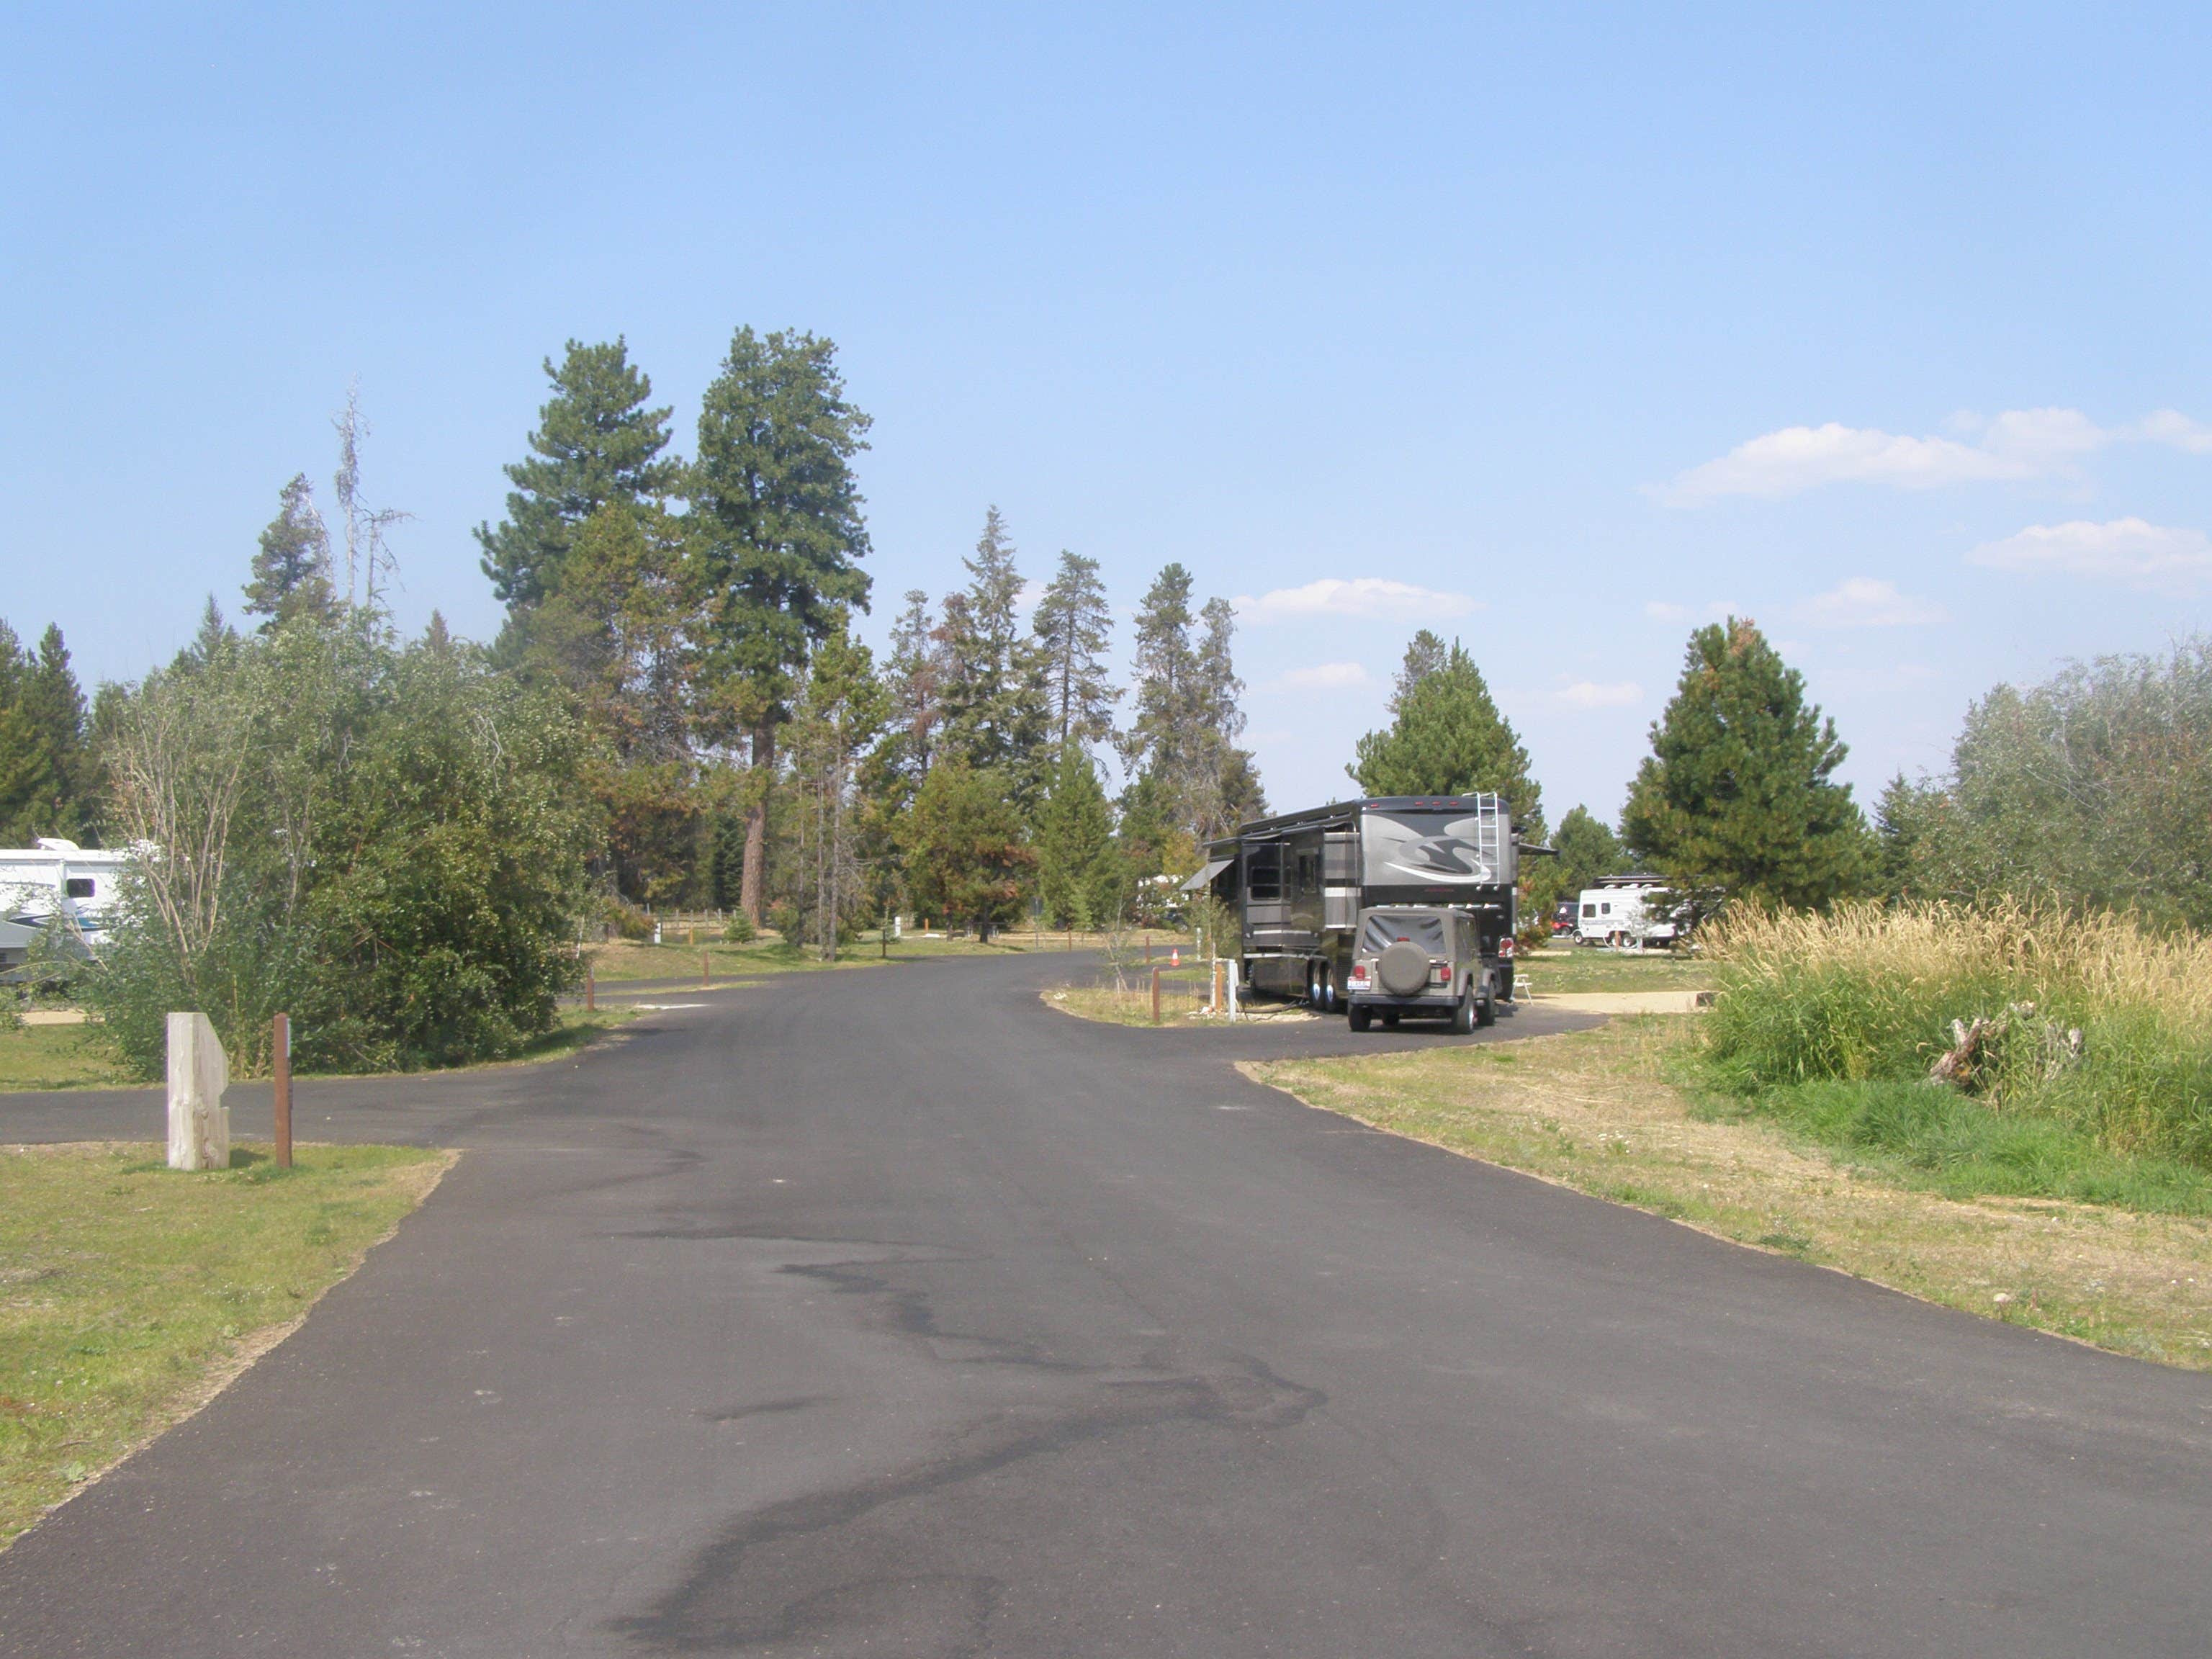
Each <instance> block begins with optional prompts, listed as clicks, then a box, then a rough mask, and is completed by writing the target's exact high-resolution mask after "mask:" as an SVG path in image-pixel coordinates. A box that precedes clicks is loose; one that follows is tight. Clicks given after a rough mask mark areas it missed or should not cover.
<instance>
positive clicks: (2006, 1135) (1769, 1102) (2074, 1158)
mask: <svg viewBox="0 0 2212 1659" xmlns="http://www.w3.org/2000/svg"><path fill="white" fill-rule="evenodd" d="M1692 1110H1693V1111H1695V1112H1696V1113H1697V1114H1698V1115H1699V1116H1701V1117H1704V1118H1706V1119H1708V1120H1711V1121H1727V1120H1729V1119H1731V1118H1746V1117H1759V1118H1764V1119H1765V1120H1767V1121H1771V1122H1772V1123H1774V1124H1776V1125H1778V1127H1781V1128H1782V1129H1783V1130H1784V1131H1785V1132H1786V1133H1789V1134H1790V1136H1791V1137H1792V1138H1793V1139H1796V1141H1798V1142H1799V1143H1801V1144H1809V1145H1811V1146H1817V1147H1819V1148H1820V1149H1822V1150H1824V1151H1826V1152H1829V1153H1831V1154H1832V1155H1833V1156H1835V1157H1837V1158H1844V1159H1848V1160H1850V1161H1851V1162H1853V1163H1856V1164H1860V1165H1862V1166H1863V1167H1867V1168H1870V1169H1875V1170H1880V1171H1881V1173H1882V1174H1883V1175H1884V1176H1887V1177H1888V1178H1890V1179H1892V1180H1895V1181H1899V1182H1904V1183H1905V1184H1907V1185H1911V1186H1916V1187H1920V1188H1925V1189H1927V1190H1929V1191H1931V1192H1936V1193H1941V1194H1943V1195H1944V1196H1945V1197H1947V1198H1954V1199H1974V1198H1990V1197H1998V1198H2050V1199H2063V1200H2069V1201H2070V1202H2074V1203H2080V1204H2105V1205H2112V1206H2118V1207H2119V1208H2121V1209H2126V1210H2137V1211H2142V1212H2146V1213H2150V1214H2159V1215H2197V1216H2203V1215H2212V1174H2207V1173H2206V1172H2205V1171H2204V1170H2201V1169H2198V1168H2197V1167H2196V1166H2194V1165H2192V1164H2185V1163H2180V1162H2179V1161H2177V1160H2174V1159H2172V1158H2155V1157H2138V1156H2130V1155H2127V1154H2124V1153H2117V1152H2112V1151H2110V1150H2108V1149H2107V1148H2106V1146H2104V1145H2103V1144H2102V1142H2101V1141H2100V1139H2099V1138H2098V1137H2097V1136H2096V1135H2094V1134H2093V1133H2087V1132H2086V1131H2085V1130H2084V1129H2083V1128H2081V1127H2080V1126H2079V1124H2078V1123H2076V1122H2075V1121H2069V1119H2068V1118H2066V1117H2064V1116H2061V1115H2052V1114H2050V1113H2047V1112H2034V1113H2030V1112H2027V1111H2013V1112H2008V1111H1999V1110H1993V1109H1991V1108H1990V1107H1989V1106H1988V1105H1986V1104H1984V1103H1982V1102H1980V1101H1978V1100H1974V1099H1971V1098H1969V1097H1966V1096H1964V1095H1961V1094H1960V1093H1958V1092H1957V1091H1954V1090H1951V1089H1948V1088H1940V1087H1936V1086H1931V1085H1929V1084H1926V1083H1922V1082H1917V1081H1916V1082H1902V1081H1898V1080H1895V1079H1864V1080H1857V1081H1853V1080H1844V1079H1818V1080H1814V1081H1810V1082H1805V1083H1796V1084H1788V1085H1782V1086H1779V1087H1771V1088H1764V1089H1759V1090H1758V1091H1753V1092H1751V1093H1748V1094H1745V1093H1741V1092H1736V1093H1724V1092H1720V1091H1699V1092H1697V1093H1695V1094H1694V1095H1693V1096H1692Z"/></svg>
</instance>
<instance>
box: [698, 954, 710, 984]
mask: <svg viewBox="0 0 2212 1659" xmlns="http://www.w3.org/2000/svg"><path fill="white" fill-rule="evenodd" d="M713 982H714V975H712V974H710V973H709V972H708V969H707V953H706V952H705V951H700V952H699V988H700V989H701V990H702V991H703V990H705V989H706V988H707V987H708V986H709V985H710V984H712V983H713Z"/></svg>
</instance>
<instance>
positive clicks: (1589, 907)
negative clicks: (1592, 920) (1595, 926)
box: [1583, 904, 1597, 916]
mask: <svg viewBox="0 0 2212 1659" xmlns="http://www.w3.org/2000/svg"><path fill="white" fill-rule="evenodd" d="M1596 914H1597V906H1595V904H1585V905H1584V906H1583V915H1586V916H1594V915H1596Z"/></svg>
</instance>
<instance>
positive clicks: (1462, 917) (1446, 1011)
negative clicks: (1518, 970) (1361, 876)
mask: <svg viewBox="0 0 2212 1659" xmlns="http://www.w3.org/2000/svg"><path fill="white" fill-rule="evenodd" d="M1356 937H1357V939H1358V946H1357V948H1356V949H1355V950H1354V951H1353V953H1352V971H1351V974H1350V975H1349V976H1348V978H1347V980H1346V985H1345V1001H1346V1004H1347V1005H1348V1008H1349V1012H1350V1015H1351V1019H1352V1030H1355V1031H1364V1030H1367V1029H1368V1028H1369V1027H1370V1025H1372V1024H1374V1022H1375V1017H1376V1015H1377V1014H1380V1015H1382V1017H1383V1024H1384V1025H1385V1026H1387V1027H1395V1026H1396V1025H1397V1024H1398V1021H1399V1020H1400V1019H1401V1018H1402V1017H1404V1016H1405V1015H1407V1014H1412V1015H1413V1016H1415V1017H1416V1018H1433V1019H1449V1021H1451V1023H1452V1029H1453V1030H1455V1031H1460V1032H1462V1033H1464V1032H1468V1031H1472V1030H1474V1029H1475V1027H1476V1026H1478V1025H1489V1024H1493V1023H1494V1022H1495V1021H1496V1020H1497V1018H1498V992H1499V987H1500V985H1501V983H1502V976H1501V975H1500V972H1499V968H1498V963H1495V962H1492V961H1489V960H1486V958H1485V957H1484V956H1483V954H1482V931H1481V928H1480V925H1479V924H1478V922H1477V921H1476V919H1475V918H1474V915H1471V914H1470V913H1468V911H1465V910H1458V909H1453V908H1449V907H1445V906H1431V905H1407V904H1383V905H1376V906H1374V907H1372V908H1369V909H1365V910H1362V911H1361V912H1360V913H1359V925H1358V932H1357V934H1356Z"/></svg>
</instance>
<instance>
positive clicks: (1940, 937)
mask: <svg viewBox="0 0 2212 1659" xmlns="http://www.w3.org/2000/svg"><path fill="white" fill-rule="evenodd" d="M1705 945H1706V948H1707V950H1708V951H1710V952H1711V955H1712V956H1713V957H1715V959H1716V960H1717V978H1718V994H1717V997H1716V999H1715V1001H1714V1005H1713V1007H1712V1011H1711V1016H1710V1018H1708V1020H1707V1021H1706V1022H1705V1058H1706V1060H1707V1062H1708V1064H1709V1066H1710V1068H1711V1076H1712V1079H1713V1080H1714V1081H1715V1082H1716V1083H1717V1084H1718V1085H1720V1086H1722V1087H1723V1089H1725V1090H1728V1091H1732V1092H1735V1093H1736V1094H1739V1095H1742V1096H1752V1095H1756V1094H1758V1093H1759V1092H1760V1091H1774V1090H1789V1089H1792V1088H1796V1087H1797V1086H1799V1085H1832V1084H1836V1083H1845V1084H1863V1085H1888V1086H1887V1087H1884V1088H1882V1089H1881V1090H1880V1091H1877V1092H1879V1093H1880V1094H1881V1097H1883V1098H1884V1099H1885V1100H1887V1101H1888V1102H1889V1103H1890V1107H1891V1108H1892V1109H1894V1108H1895V1107H1896V1106H1897V1105H1898V1103H1899V1101H1900V1100H1903V1099H1905V1097H1899V1096H1897V1095H1896V1094H1895V1093H1894V1085H1905V1084H1913V1085H1919V1084H1920V1080H1921V1079H1924V1078H1925V1077H1926V1075H1927V1073H1928V1068H1929V1063H1930V1061H1931V1060H1933V1059H1934V1058H1935V1056H1936V1055H1937V1054H1940V1053H1942V1051H1943V1050H1944V1049H1945V1048H1948V1047H1949V1046H1950V1043H1951V1041H1952V1036H1951V1025H1952V1022H1953V1021H1954V1020H1966V1021H1972V1019H1974V1018H1976V1017H1977V1016H1984V1017H1993V1016H1996V1015H2000V1014H2002V1013H2004V1012H2006V1011H2007V1010H2008V1008H2012V1007H2015V1006H2020V1005H2028V1004H2032V1005H2033V1014H2032V1015H2016V1016H2015V1018H2013V1020H2012V1021H2010V1022H2009V1031H2008V1036H2007V1037H2006V1038H2005V1040H2004V1041H2002V1042H2000V1043H1998V1044H1997V1045H1996V1050H1995V1053H1994V1054H1993V1056H1992V1059H1991V1064H1990V1066H1989V1067H1988V1068H1987V1070H1986V1071H1985V1073H1984V1077H1983V1079H1981V1086H1980V1087H1979V1089H1978V1091H1977V1094H1976V1097H1975V1103H1976V1104H1977V1106H1978V1109H1981V1110H1984V1111H1986V1112H1990V1113H1992V1114H1996V1115H2004V1116H2008V1117H2011V1118H2015V1119H2020V1118H2036V1119H2040V1120H2042V1121H2045V1122H2046V1123H2049V1124H2052V1125H2054V1126H2060V1127H2064V1128H2066V1129H2068V1130H2070V1131H2072V1132H2074V1133H2078V1134H2079V1135H2080V1136H2081V1137H2083V1138H2085V1139H2087V1141H2089V1142H2091V1143H2093V1145H2094V1146H2096V1147H2098V1148H2100V1149H2101V1151H2102V1152H2106V1153H2107V1154H2119V1155H2124V1156H2141V1157H2152V1158H2171V1159H2180V1160H2183V1161H2185V1162H2186V1163H2188V1164H2193V1165H2195V1166H2197V1168H2199V1169H2212V939H2206V938H2204V937H2203V936H2201V935H2197V934H2194V933H2153V932H2149V931H2148V930H2146V929H2144V928H2142V927H2139V926H2137V925H2136V923H2135V922H2133V921H2130V920H2129V919H2128V918H2126V917H2124V916H2119V915H2110V914H2076V913H2072V912H2068V911H2064V910H2061V909H2058V908H2046V907H2039V906H2034V905H2026V904H2017V903H2007V904H1998V905H1992V906H1989V907H1986V908H1972V909H1966V908H1956V907H1953V906H1950V905H1946V904H1924V905H1914V906H1905V907H1902V908H1884V907H1882V906H1881V905H1877V904H1871V903H1867V904H1846V905H1841V906H1838V908H1836V909H1835V910H1833V911H1832V912H1831V913H1829V914H1827V915H1807V914H1783V913H1774V912H1761V911H1755V910H1747V911H1740V912H1736V913H1734V914H1731V915H1729V917H1727V918H1726V919H1725V920H1724V921H1722V922H1721V923H1720V924H1718V925H1717V927H1714V928H1712V929H1711V930H1709V932H1708V933H1707V935H1706V937H1705ZM2069 1028H2074V1029H2079V1030H2080V1031H2081V1034H2082V1050H2081V1059H2080V1060H2079V1061H2078V1063H2068V1062H2065V1061H2063V1060H2055V1059H2054V1055H2053V1050H2052V1047H2051V1033H2053V1032H2063V1031H2064V1030H2068V1029H2069ZM1941 1093H1942V1091H1937V1090H1934V1089H1932V1088H1931V1089H1930V1090H1929V1096H1930V1098H1931V1101H1932V1099H1933V1098H1934V1097H1936V1096H1938V1095H1939V1094H1941ZM1828 1094H1829V1096H1830V1097H1832V1091H1828ZM1954 1098H1955V1097H1954ZM1906 1104H1908V1105H1909V1104H1910V1103H1909V1101H1907V1102H1906ZM1931 1110H1932V1108H1931ZM1936 1115H1942V1116H1945V1117H1946V1118H1947V1121H1949V1120H1954V1119H1955V1112H1954V1110H1953V1109H1952V1107H1950V1106H1948V1105H1947V1106H1946V1107H1945V1108H1944V1110H1943V1112H1942V1114H1936ZM1931 1121H1932V1120H1931Z"/></svg>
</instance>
